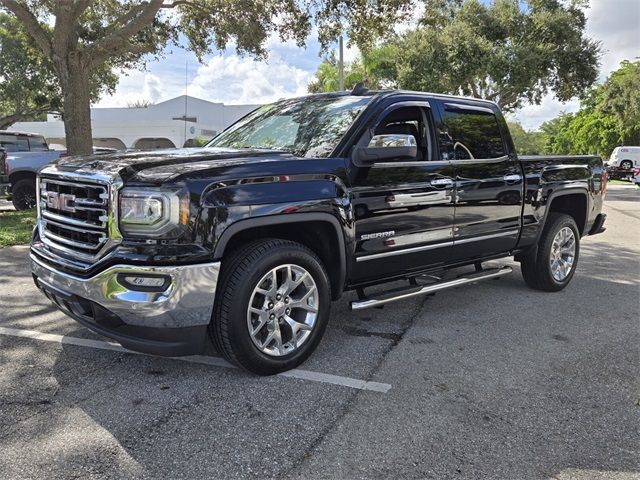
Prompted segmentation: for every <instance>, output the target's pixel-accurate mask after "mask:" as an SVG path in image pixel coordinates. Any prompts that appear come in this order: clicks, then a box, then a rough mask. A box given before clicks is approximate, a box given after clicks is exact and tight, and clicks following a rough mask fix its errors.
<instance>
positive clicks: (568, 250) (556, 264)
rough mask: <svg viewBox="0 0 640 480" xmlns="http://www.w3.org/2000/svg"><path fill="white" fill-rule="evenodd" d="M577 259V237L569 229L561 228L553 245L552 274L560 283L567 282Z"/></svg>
mask: <svg viewBox="0 0 640 480" xmlns="http://www.w3.org/2000/svg"><path fill="white" fill-rule="evenodd" d="M575 258H576V237H575V235H574V234H573V230H571V229H570V228H569V227H563V228H561V229H560V230H559V231H558V233H556V236H555V237H554V238H553V243H552V244H551V258H550V259H549V263H550V265H551V274H552V275H553V278H554V279H555V280H557V281H558V282H562V281H563V280H565V279H566V278H567V277H568V276H569V274H570V273H571V269H572V268H573V263H574V261H575Z"/></svg>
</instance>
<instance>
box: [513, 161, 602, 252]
mask: <svg viewBox="0 0 640 480" xmlns="http://www.w3.org/2000/svg"><path fill="white" fill-rule="evenodd" d="M520 161H521V163H522V167H523V171H524V175H525V181H526V183H525V199H524V205H523V214H522V221H523V224H522V225H523V226H522V234H521V237H520V241H519V243H518V249H523V248H526V247H528V246H531V245H533V244H535V243H537V241H538V237H539V235H540V233H541V232H542V228H543V226H544V221H545V219H546V215H547V213H548V211H549V206H550V205H551V203H552V202H553V199H554V198H557V197H558V196H562V195H569V194H582V195H585V197H586V203H587V211H586V221H585V228H584V230H583V232H582V234H583V235H585V234H586V233H587V232H588V231H589V230H590V228H591V226H592V225H593V223H594V221H595V219H596V216H597V215H598V214H599V213H600V212H601V211H602V201H603V197H604V190H603V183H602V177H603V173H604V165H603V162H602V160H601V159H600V157H596V156H583V155H581V156H522V157H520Z"/></svg>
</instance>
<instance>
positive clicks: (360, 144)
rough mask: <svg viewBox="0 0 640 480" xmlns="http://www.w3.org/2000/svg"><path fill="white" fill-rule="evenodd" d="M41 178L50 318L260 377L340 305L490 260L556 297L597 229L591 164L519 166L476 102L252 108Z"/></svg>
mask: <svg viewBox="0 0 640 480" xmlns="http://www.w3.org/2000/svg"><path fill="white" fill-rule="evenodd" d="M38 182H39V184H38V195H39V201H38V222H37V227H36V229H35V231H34V234H33V240H32V244H31V267H32V272H33V278H34V281H35V284H36V285H37V286H38V288H40V289H41V290H42V292H44V294H45V295H46V296H47V297H48V298H49V299H51V300H52V301H53V302H54V303H55V304H56V305H57V306H58V307H59V308H60V309H61V310H62V311H64V312H65V313H66V314H68V315H69V316H71V317H73V318H74V319H76V320H77V321H78V322H80V323H81V324H82V325H85V326H87V327H88V328H90V329H91V330H94V331H96V332H99V333H101V334H103V335H105V336H107V337H110V338H112V339H115V340H117V341H118V342H120V343H121V344H122V345H123V346H125V347H127V348H130V349H133V350H137V351H142V352H147V353H151V354H158V355H168V356H176V355H189V354H196V353H200V352H203V351H204V349H205V348H206V347H207V344H208V342H213V344H214V346H215V347H216V349H217V350H218V351H220V352H221V353H222V354H223V355H224V356H225V357H226V358H227V359H228V360H229V361H231V362H232V363H234V364H236V365H239V366H241V367H243V368H245V369H247V370H249V371H251V372H254V373H257V374H262V375H267V374H274V373H277V372H281V371H283V370H287V369H290V368H294V367H296V366H297V365H299V364H300V363H301V362H303V361H304V360H305V359H306V358H307V357H309V355H310V354H311V353H312V352H313V350H314V349H315V348H316V347H317V345H318V343H319V342H320V339H321V338H322V335H323V333H324V330H325V328H326V326H327V322H328V319H329V310H330V307H331V301H332V300H336V299H338V298H340V296H341V295H342V293H343V292H345V291H354V292H355V294H354V296H353V301H352V302H351V308H352V309H354V310H359V309H363V308H369V307H380V306H383V305H385V304H388V303H391V302H394V301H398V300H401V299H405V298H409V297H414V296H418V295H424V294H430V293H433V292H437V291H441V290H445V289H447V288H452V287H460V286H463V285H466V284H471V283H475V282H478V281H480V280H484V279H489V278H496V277H501V276H503V275H506V274H508V273H509V272H511V268H509V267H508V266H503V267H498V268H495V267H494V268H487V267H486V265H484V266H483V262H485V261H487V260H492V259H498V258H504V257H515V260H516V261H519V262H520V263H521V267H522V274H523V276H524V280H525V281H526V283H527V284H528V285H529V286H531V287H533V288H535V289H539V290H544V291H549V292H553V291H558V290H561V289H563V288H564V287H566V286H567V284H568V283H569V282H570V281H571V278H572V277H573V275H574V273H575V270H576V265H577V263H578V255H579V247H580V240H581V238H583V237H584V236H586V235H592V234H596V233H599V232H601V231H603V223H604V221H605V215H604V214H602V213H601V209H602V202H603V197H604V193H605V187H606V172H605V170H604V168H603V163H602V161H601V160H600V159H599V158H597V157H593V156H573V157H520V158H518V156H517V155H516V153H515V149H514V146H513V142H512V140H511V137H510V135H509V131H508V130H507V126H506V123H505V120H504V118H503V116H502V114H501V113H500V110H499V108H498V107H497V106H496V105H495V104H494V103H491V102H488V101H482V100H477V99H470V98H459V97H453V96H444V95H435V94H427V93H418V92H404V91H380V92H370V91H367V90H365V89H362V88H359V89H355V90H354V91H352V92H350V93H346V92H345V93H333V94H320V95H312V96H307V97H304V98H297V99H289V100H283V101H280V102H277V103H274V104H272V105H267V106H263V107H260V108H258V109H257V110H255V111H254V112H252V113H250V114H249V115H247V116H246V117H244V118H242V119H241V120H239V121H238V122H236V123H235V124H234V125H232V126H231V127H229V128H228V129H226V130H225V131H224V132H222V133H221V134H219V135H218V136H217V137H216V138H214V139H213V140H212V141H211V142H210V143H209V144H208V145H207V147H205V148H202V149H195V150H184V149H183V150H180V149H176V150H166V151H151V152H133V153H121V154H112V155H102V156H100V157H96V156H89V157H69V158H65V159H60V160H58V161H57V162H56V163H54V164H52V165H50V166H48V167H46V168H44V169H43V170H42V171H41V172H40V175H39V178H38ZM465 267H466V268H465ZM392 282H393V283H392ZM389 284H391V286H390V287H386V288H385V286H384V285H389ZM374 285H375V286H376V288H375V293H372V291H371V289H370V287H372V286H374ZM367 290H369V291H368V292H367ZM515 314H516V315H517V313H515Z"/></svg>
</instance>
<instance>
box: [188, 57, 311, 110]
mask: <svg viewBox="0 0 640 480" xmlns="http://www.w3.org/2000/svg"><path fill="white" fill-rule="evenodd" d="M312 77H313V75H312V74H311V73H310V72H308V71H305V70H302V69H300V68H297V67H294V66H291V65H289V64H288V63H287V62H285V61H284V60H283V59H282V58H281V57H280V56H278V55H273V54H272V55H271V56H270V58H269V60H267V61H262V62H257V61H255V60H253V59H251V58H245V57H239V56H237V55H227V56H223V55H219V56H216V57H213V58H211V59H210V60H209V61H208V62H207V63H206V64H205V65H201V66H200V67H199V68H198V71H197V73H196V76H195V78H194V79H193V81H192V82H191V84H190V85H189V95H193V96H194V97H198V98H203V99H205V100H210V101H218V102H224V103H228V104H234V103H235V104H243V103H250V104H255V103H267V102H272V101H275V100H278V99H279V98H285V97H292V96H296V95H303V94H304V93H305V92H306V91H307V85H308V84H309V81H310V80H311V79H312Z"/></svg>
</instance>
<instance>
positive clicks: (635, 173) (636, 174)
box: [633, 168, 640, 187]
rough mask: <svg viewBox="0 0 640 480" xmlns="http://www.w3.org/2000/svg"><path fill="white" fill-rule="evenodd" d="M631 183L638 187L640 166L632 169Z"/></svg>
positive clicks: (639, 183)
mask: <svg viewBox="0 0 640 480" xmlns="http://www.w3.org/2000/svg"><path fill="white" fill-rule="evenodd" d="M633 183H635V184H636V185H638V186H639V187H640V168H636V169H635V170H634V171H633Z"/></svg>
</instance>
